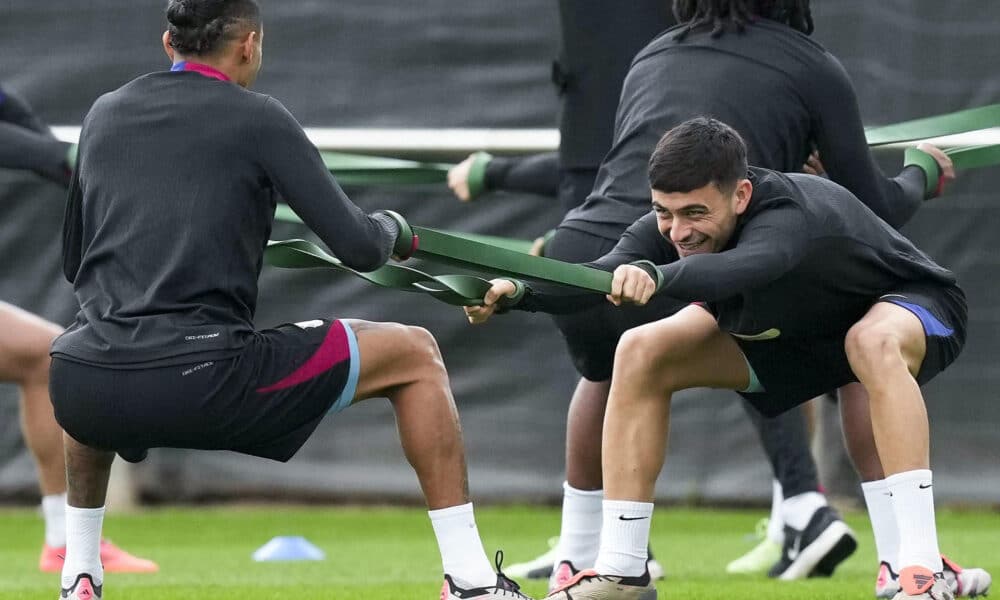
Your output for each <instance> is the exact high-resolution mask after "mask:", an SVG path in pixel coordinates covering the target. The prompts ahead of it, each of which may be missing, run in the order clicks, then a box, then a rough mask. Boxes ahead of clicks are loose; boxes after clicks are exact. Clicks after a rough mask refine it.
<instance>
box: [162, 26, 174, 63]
mask: <svg viewBox="0 0 1000 600" xmlns="http://www.w3.org/2000/svg"><path fill="white" fill-rule="evenodd" d="M163 51H164V52H166V53H167V57H168V58H169V59H170V62H171V63H173V62H174V49H173V48H171V47H170V32H169V31H164V32H163Z"/></svg>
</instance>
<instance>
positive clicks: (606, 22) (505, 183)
mask: <svg viewBox="0 0 1000 600" xmlns="http://www.w3.org/2000/svg"><path fill="white" fill-rule="evenodd" d="M674 23H675V21H674V18H673V15H672V14H671V10H670V6H669V3H668V2H664V1H663V0H629V1H628V2H621V1H620V0H599V1H594V0H592V1H589V2H580V1H579V0H560V1H559V25H560V34H561V36H560V42H561V43H560V46H559V58H558V59H557V60H556V61H555V62H554V63H553V64H552V83H553V84H555V86H556V92H557V93H558V94H559V138H560V142H559V151H558V152H552V153H544V154H534V155H528V156H516V157H499V156H498V157H495V158H494V159H493V160H491V161H490V163H489V165H488V166H487V167H486V178H485V181H484V183H485V186H486V189H488V190H503V191H509V192H527V193H532V194H539V195H542V196H552V197H555V196H556V195H557V193H558V191H559V180H560V172H559V169H560V168H562V169H572V170H587V171H590V172H596V170H597V168H598V167H599V166H600V164H601V160H603V159H604V155H605V154H607V152H608V149H609V148H611V140H612V137H613V133H614V122H615V109H616V108H617V106H618V97H619V96H620V95H621V89H622V81H623V80H624V79H625V74H626V73H627V72H628V67H629V64H630V63H631V62H632V59H633V58H635V55H636V53H637V52H639V50H641V49H642V48H643V47H644V46H645V45H646V44H647V43H649V41H650V40H652V39H653V38H654V37H655V36H656V35H657V34H658V33H661V32H662V31H663V30H665V29H667V28H668V27H670V26H671V25H674ZM577 202H578V201H577Z"/></svg>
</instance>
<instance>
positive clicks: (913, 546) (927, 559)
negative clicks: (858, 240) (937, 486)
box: [885, 469, 944, 573]
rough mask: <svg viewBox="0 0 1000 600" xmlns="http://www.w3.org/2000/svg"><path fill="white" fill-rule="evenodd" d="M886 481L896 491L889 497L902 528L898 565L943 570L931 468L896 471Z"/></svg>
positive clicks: (935, 570)
mask: <svg viewBox="0 0 1000 600" xmlns="http://www.w3.org/2000/svg"><path fill="white" fill-rule="evenodd" d="M885 484H886V487H887V488H888V490H889V492H890V493H891V494H892V496H890V498H889V501H890V502H891V503H892V512H893V513H894V514H895V515H896V528H897V530H898V531H899V561H898V562H899V564H898V568H899V569H900V570H902V569H904V568H905V567H912V566H914V565H919V566H921V567H927V568H928V569H930V570H931V571H934V572H935V573H940V572H941V570H942V569H943V568H944V566H943V565H942V564H941V551H940V550H939V549H938V540H937V526H936V524H935V521H934V488H933V487H931V484H932V480H931V471H930V469H917V470H915V471H905V472H903V473H896V474H895V475H890V476H889V477H886V478H885Z"/></svg>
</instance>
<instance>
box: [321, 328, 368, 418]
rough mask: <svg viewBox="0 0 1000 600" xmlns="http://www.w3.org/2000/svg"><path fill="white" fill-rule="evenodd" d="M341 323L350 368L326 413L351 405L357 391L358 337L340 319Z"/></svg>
mask: <svg viewBox="0 0 1000 600" xmlns="http://www.w3.org/2000/svg"><path fill="white" fill-rule="evenodd" d="M341 325H342V326H343V327H344V333H346V334H347V346H348V348H349V349H350V353H351V358H350V361H351V368H350V371H349V372H348V375H347V383H345V384H344V389H343V390H342V391H341V392H340V397H338V398H337V401H336V402H334V403H333V406H331V407H330V410H329V411H327V413H326V414H328V415H330V414H334V413H339V412H340V411H342V410H344V409H345V408H347V407H348V406H350V405H351V401H352V400H354V394H356V393H357V391H358V375H359V374H360V372H361V353H360V352H358V337H357V336H356V335H355V334H354V330H353V329H351V326H350V325H348V324H347V323H344V322H343V321H341Z"/></svg>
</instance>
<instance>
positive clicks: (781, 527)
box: [767, 479, 785, 546]
mask: <svg viewBox="0 0 1000 600" xmlns="http://www.w3.org/2000/svg"><path fill="white" fill-rule="evenodd" d="M782 500H784V496H782V495H781V484H780V483H779V482H778V480H777V479H772V480H771V517H770V518H769V519H768V520H767V539H769V540H771V541H772V542H774V543H776V544H778V545H779V546H780V545H781V544H784V543H785V522H784V521H783V520H782V518H781V501H782Z"/></svg>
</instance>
